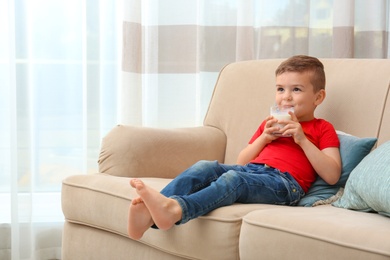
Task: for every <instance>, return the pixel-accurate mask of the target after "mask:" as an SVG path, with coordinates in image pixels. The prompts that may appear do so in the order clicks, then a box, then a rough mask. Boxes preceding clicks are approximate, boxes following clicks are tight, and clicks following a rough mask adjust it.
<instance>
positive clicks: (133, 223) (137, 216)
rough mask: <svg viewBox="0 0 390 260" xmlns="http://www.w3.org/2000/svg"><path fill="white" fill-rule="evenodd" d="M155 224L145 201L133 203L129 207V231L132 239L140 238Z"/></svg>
mask: <svg viewBox="0 0 390 260" xmlns="http://www.w3.org/2000/svg"><path fill="white" fill-rule="evenodd" d="M151 225H153V220H152V216H151V215H150V213H149V210H148V208H147V207H146V206H145V204H144V203H143V202H138V203H133V201H132V203H131V205H130V208H129V219H128V225H127V233H128V234H129V237H130V238H132V239H136V240H138V239H140V238H141V237H142V236H143V235H144V233H145V231H146V230H148V229H149V228H150V226H151Z"/></svg>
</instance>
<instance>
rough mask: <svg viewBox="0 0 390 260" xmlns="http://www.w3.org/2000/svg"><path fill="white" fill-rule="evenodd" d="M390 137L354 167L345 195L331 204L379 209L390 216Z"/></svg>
mask: <svg viewBox="0 0 390 260" xmlns="http://www.w3.org/2000/svg"><path fill="white" fill-rule="evenodd" d="M389 165H390V141H388V142H386V143H384V144H382V145H381V146H379V147H378V148H377V149H375V150H374V151H373V152H372V153H370V154H369V155H368V156H367V157H365V158H364V159H363V161H362V162H361V163H359V165H358V166H357V167H356V168H355V169H354V170H353V171H352V173H351V176H350V178H349V180H348V182H347V185H346V186H345V190H344V194H343V196H342V197H341V198H340V199H339V200H337V201H336V202H334V203H333V204H332V205H333V206H336V207H339V208H346V209H353V210H358V211H376V212H378V213H379V214H383V215H385V216H387V217H390V189H389V187H390V167H389Z"/></svg>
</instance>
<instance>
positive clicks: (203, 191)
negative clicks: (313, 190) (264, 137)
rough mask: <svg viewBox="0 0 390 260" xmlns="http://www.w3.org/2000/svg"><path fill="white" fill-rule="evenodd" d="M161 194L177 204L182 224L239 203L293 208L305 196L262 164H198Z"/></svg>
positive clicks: (286, 175) (286, 177) (293, 183)
mask: <svg viewBox="0 0 390 260" xmlns="http://www.w3.org/2000/svg"><path fill="white" fill-rule="evenodd" d="M161 194H163V195H165V196H166V197H170V198H172V199H175V200H177V201H178V203H179V204H180V206H181V208H182V210H183V214H182V220H181V221H180V222H179V223H177V224H183V223H186V222H188V221H189V220H191V219H194V218H197V217H199V216H202V215H204V214H206V213H208V212H210V211H212V210H214V209H216V208H219V207H223V206H227V205H232V204H233V203H235V202H239V203H263V204H277V205H291V206H292V205H296V204H297V203H298V201H299V200H300V199H301V198H302V197H303V196H304V195H305V192H304V191H303V189H302V188H301V186H300V185H299V184H298V183H297V182H296V181H295V179H294V178H293V177H292V176H291V175H290V174H289V173H286V172H285V173H282V172H280V171H279V170H278V169H274V168H271V167H269V166H267V165H262V164H247V165H245V166H241V165H226V164H220V163H218V162H217V161H199V162H198V163H196V164H194V165H193V166H191V167H190V168H188V169H187V170H186V171H184V172H183V173H181V174H180V175H179V176H177V177H176V178H175V179H174V180H173V181H172V182H170V183H169V184H168V185H167V186H166V187H165V188H164V189H163V190H162V191H161Z"/></svg>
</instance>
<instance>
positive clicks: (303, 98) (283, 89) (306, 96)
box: [275, 71, 325, 121]
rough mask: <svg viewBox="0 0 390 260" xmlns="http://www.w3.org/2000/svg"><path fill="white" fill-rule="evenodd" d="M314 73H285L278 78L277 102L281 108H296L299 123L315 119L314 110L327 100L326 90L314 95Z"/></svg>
mask: <svg viewBox="0 0 390 260" xmlns="http://www.w3.org/2000/svg"><path fill="white" fill-rule="evenodd" d="M311 75H312V72H310V71H309V72H302V73H300V72H284V73H282V74H280V75H278V76H276V97H275V102H276V104H277V105H278V106H279V107H284V108H290V107H294V113H295V115H296V116H297V118H298V120H299V121H309V120H312V119H314V110H315V109H316V107H317V106H318V105H319V104H321V102H322V101H323V99H324V98H325V90H323V89H322V90H320V91H318V92H317V93H314V87H313V85H312V84H311V82H310V78H311Z"/></svg>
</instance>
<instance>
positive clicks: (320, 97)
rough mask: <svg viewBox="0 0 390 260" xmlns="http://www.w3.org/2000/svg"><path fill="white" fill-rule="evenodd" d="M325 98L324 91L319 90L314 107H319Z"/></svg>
mask: <svg viewBox="0 0 390 260" xmlns="http://www.w3.org/2000/svg"><path fill="white" fill-rule="evenodd" d="M325 97H326V92H325V89H320V91H318V92H317V95H316V100H315V105H316V106H318V105H320V104H321V103H322V101H324V99H325Z"/></svg>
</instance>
